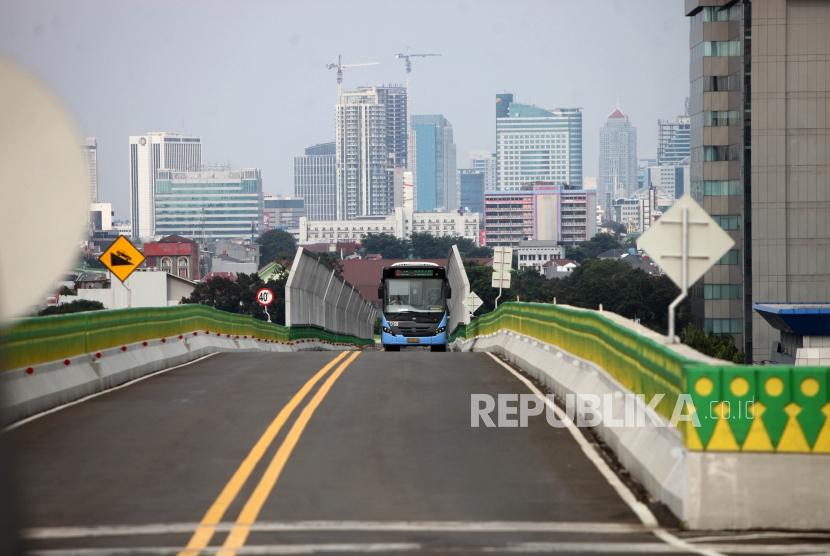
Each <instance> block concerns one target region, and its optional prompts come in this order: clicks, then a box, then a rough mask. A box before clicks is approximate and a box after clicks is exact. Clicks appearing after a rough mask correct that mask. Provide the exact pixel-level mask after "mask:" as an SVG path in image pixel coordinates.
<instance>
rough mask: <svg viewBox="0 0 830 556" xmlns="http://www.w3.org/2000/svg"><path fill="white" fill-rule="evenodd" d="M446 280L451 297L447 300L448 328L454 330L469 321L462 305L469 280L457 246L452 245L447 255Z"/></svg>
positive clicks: (467, 313) (467, 312) (467, 291)
mask: <svg viewBox="0 0 830 556" xmlns="http://www.w3.org/2000/svg"><path fill="white" fill-rule="evenodd" d="M447 281H449V284H450V288H452V298H450V299H449V300H448V303H447V305H448V306H449V325H448V326H449V329H450V330H455V329H456V328H457V327H458V326H464V325H466V324H467V323H468V322H470V312H469V311H468V310H467V308H466V307H465V306H464V299H465V298H466V297H467V294H468V293H470V280H469V279H468V278H467V271H466V270H464V261H463V260H462V259H461V253H459V251H458V246H457V245H453V246H452V248H451V249H450V253H449V256H448V257H447Z"/></svg>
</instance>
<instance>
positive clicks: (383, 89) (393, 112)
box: [364, 85, 409, 168]
mask: <svg viewBox="0 0 830 556" xmlns="http://www.w3.org/2000/svg"><path fill="white" fill-rule="evenodd" d="M364 89H375V90H377V94H378V100H379V102H380V103H381V104H382V105H383V106H384V108H385V109H386V148H387V150H388V152H389V155H390V156H389V165H390V166H391V167H393V168H406V167H407V155H408V150H409V149H408V147H407V144H408V141H409V126H408V125H407V120H408V116H409V115H408V114H407V101H406V95H407V92H406V87H402V86H400V85H382V86H379V87H365V88H364Z"/></svg>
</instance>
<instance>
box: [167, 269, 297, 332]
mask: <svg viewBox="0 0 830 556" xmlns="http://www.w3.org/2000/svg"><path fill="white" fill-rule="evenodd" d="M285 282H286V276H281V277H280V278H279V279H277V280H269V281H268V282H267V283H266V282H263V281H262V279H261V278H260V277H259V276H258V275H257V274H244V273H240V274H238V275H237V277H236V281H234V280H230V279H228V278H224V277H222V276H216V277H214V278H211V279H210V280H206V281H204V282H199V283H198V284H196V288H194V290H193V292H192V293H191V294H190V297H183V298H182V300H181V303H183V304H187V303H199V304H201V305H208V306H210V307H215V308H216V309H219V310H220V311H226V312H228V313H238V314H242V315H251V316H253V317H254V318H256V319H259V320H266V316H265V311H264V310H263V308H262V306H261V305H260V304H259V303H257V302H256V292H257V290H259V289H260V288H265V287H267V288H270V289H271V291H273V292H274V302H273V303H272V304H271V305H270V306H269V307H268V312H269V313H270V314H271V322H275V323H277V324H284V323H285Z"/></svg>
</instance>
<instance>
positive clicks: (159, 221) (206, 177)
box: [155, 168, 263, 241]
mask: <svg viewBox="0 0 830 556" xmlns="http://www.w3.org/2000/svg"><path fill="white" fill-rule="evenodd" d="M155 214H156V234H158V235H160V236H168V235H179V236H183V237H187V238H191V239H196V240H202V241H203V240H209V239H220V238H239V239H250V238H252V237H256V236H258V235H259V234H260V233H261V231H262V214H263V197H262V176H261V173H260V170H259V169H257V168H251V169H244V170H228V169H215V170H205V169H203V170H200V171H191V172H181V171H173V170H159V172H158V177H157V178H156V185H155Z"/></svg>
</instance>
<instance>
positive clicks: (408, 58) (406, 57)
mask: <svg viewBox="0 0 830 556" xmlns="http://www.w3.org/2000/svg"><path fill="white" fill-rule="evenodd" d="M430 56H440V54H412V53H410V52H409V47H407V49H406V53H400V52H399V53H398V54H395V58H397V59H398V60H403V61H404V64H405V65H406V78H407V79H409V74H410V73H412V58H428V57H430Z"/></svg>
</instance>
